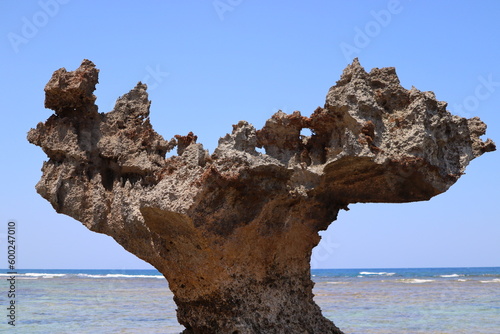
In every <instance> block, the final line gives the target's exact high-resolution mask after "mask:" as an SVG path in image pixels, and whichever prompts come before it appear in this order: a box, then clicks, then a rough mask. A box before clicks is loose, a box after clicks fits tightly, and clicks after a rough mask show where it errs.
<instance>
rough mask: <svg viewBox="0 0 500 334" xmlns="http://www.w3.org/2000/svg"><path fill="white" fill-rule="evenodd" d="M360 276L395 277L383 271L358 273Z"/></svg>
mask: <svg viewBox="0 0 500 334" xmlns="http://www.w3.org/2000/svg"><path fill="white" fill-rule="evenodd" d="M359 274H360V275H380V276H392V275H395V274H396V273H387V272H385V271H381V272H371V271H362V272H360V273H359Z"/></svg>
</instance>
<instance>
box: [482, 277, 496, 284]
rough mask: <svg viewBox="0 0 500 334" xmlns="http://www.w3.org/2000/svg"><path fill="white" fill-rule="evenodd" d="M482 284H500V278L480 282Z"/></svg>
mask: <svg viewBox="0 0 500 334" xmlns="http://www.w3.org/2000/svg"><path fill="white" fill-rule="evenodd" d="M480 282H481V283H500V278H494V279H492V280H489V281H480Z"/></svg>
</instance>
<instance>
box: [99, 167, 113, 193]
mask: <svg viewBox="0 0 500 334" xmlns="http://www.w3.org/2000/svg"><path fill="white" fill-rule="evenodd" d="M101 178H102V185H103V187H104V189H106V190H108V191H111V190H113V182H114V181H115V173H114V172H113V170H112V169H111V168H106V169H105V170H104V171H103V172H102V174H101Z"/></svg>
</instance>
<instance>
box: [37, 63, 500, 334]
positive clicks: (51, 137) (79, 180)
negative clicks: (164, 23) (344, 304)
mask: <svg viewBox="0 0 500 334" xmlns="http://www.w3.org/2000/svg"><path fill="white" fill-rule="evenodd" d="M97 80H98V70H97V69H96V68H95V65H94V64H93V63H92V62H91V61H89V60H84V61H83V63H82V64H81V66H80V67H79V68H78V69H77V70H76V71H73V72H67V71H66V70H65V69H64V68H63V69H59V70H57V71H56V72H55V73H54V74H53V76H52V78H51V79H50V81H49V82H48V84H47V85H46V87H45V93H46V100H45V106H46V107H47V108H50V109H52V110H54V111H55V114H53V115H52V116H50V118H49V119H48V120H47V121H46V122H45V123H39V124H38V126H37V127H36V129H32V130H31V131H30V132H29V134H28V140H29V141H30V142H31V143H33V144H35V145H38V146H40V147H41V148H42V149H43V150H44V152H45V153H46V154H47V156H48V157H49V160H48V161H47V162H44V164H43V169H42V171H43V176H42V178H41V180H40V182H39V183H38V184H37V185H36V189H37V191H38V193H39V194H40V195H41V196H43V197H44V198H45V199H47V200H48V201H49V202H50V203H51V204H52V206H53V207H54V209H55V210H56V211H57V212H59V213H63V214H66V215H69V216H71V217H73V218H75V219H77V220H79V221H80V222H82V223H83V224H84V225H85V226H86V227H88V228H89V229H90V230H92V231H95V232H99V233H105V234H107V235H110V236H112V237H113V238H114V239H115V240H116V241H117V242H118V243H119V244H120V245H122V246H123V247H124V248H125V249H126V250H128V251H129V252H131V253H133V254H135V255H137V256H138V257H139V258H141V259H143V260H145V261H147V262H149V263H151V264H152V265H153V266H154V267H155V268H157V269H158V270H159V271H160V272H161V273H163V275H164V276H165V277H166V278H167V280H168V283H169V286H170V289H171V290H172V292H173V294H174V296H175V297H174V300H175V302H176V304H177V307H178V310H177V316H178V320H179V322H180V323H181V324H182V325H184V326H185V327H186V330H185V331H184V333H230V334H236V333H239V334H243V333H342V332H341V331H340V330H339V329H338V328H337V327H336V326H335V325H334V324H333V322H331V321H330V320H328V319H326V318H325V317H323V316H322V314H321V310H320V308H319V307H318V306H317V305H316V304H315V302H314V301H313V293H312V288H313V283H312V281H311V277H310V264H309V262H310V258H311V251H312V249H313V247H315V246H316V245H317V244H318V242H319V241H320V237H319V235H318V231H320V230H325V229H326V228H327V227H328V226H329V224H330V223H331V222H332V221H334V220H335V219H336V217H337V213H338V211H339V210H340V209H347V205H348V204H350V203H357V202H411V201H421V200H428V199H430V198H431V197H433V196H435V195H438V194H440V193H442V192H444V191H446V190H447V189H448V188H449V187H450V186H451V185H452V184H453V183H455V181H457V179H458V178H459V177H460V175H462V174H463V172H464V169H465V167H466V166H467V164H468V163H469V162H470V161H471V160H472V159H474V158H476V157H478V156H480V155H481V154H483V153H484V152H488V151H492V150H494V149H495V145H494V143H493V142H492V141H491V140H489V139H488V140H487V141H486V142H483V141H482V140H481V139H480V136H482V135H483V134H484V133H485V131H486V125H485V124H484V123H483V122H481V121H480V120H479V119H478V118H476V117H474V118H471V119H465V118H461V117H458V116H453V115H451V114H450V113H449V112H448V111H447V110H446V103H445V102H440V101H437V100H436V97H435V96H434V94H433V93H432V92H421V91H419V90H417V89H416V88H412V89H411V90H406V89H404V88H403V87H401V86H400V84H399V80H398V77H397V75H396V72H395V69H394V68H382V69H378V68H375V69H373V70H371V72H369V73H367V72H366V71H365V70H364V69H363V68H362V67H361V65H360V64H359V62H358V60H357V59H355V60H354V61H353V63H352V64H351V65H349V66H348V67H347V68H346V69H345V70H344V72H343V74H342V76H341V78H340V80H339V81H337V84H336V85H335V86H333V87H332V88H330V90H329V92H328V95H327V97H326V103H325V105H324V107H318V108H317V109H316V110H314V112H312V114H311V115H310V116H303V115H301V113H300V112H298V111H295V112H293V113H292V114H285V113H283V112H281V111H278V112H277V113H276V114H274V115H273V116H272V117H271V118H270V119H269V120H268V121H267V122H266V124H265V126H264V127H263V128H262V129H260V130H256V129H255V128H254V127H253V126H252V125H251V124H249V123H247V122H245V121H240V122H239V123H238V124H236V125H233V130H232V133H231V134H227V135H226V136H225V137H223V138H221V139H220V140H219V145H218V147H217V149H215V151H214V152H213V153H212V154H209V152H208V151H206V150H204V149H203V146H202V144H199V143H197V142H196V139H197V138H196V136H195V135H194V134H192V133H189V134H187V135H185V136H180V135H176V136H175V137H174V138H172V139H171V140H169V141H166V140H164V139H163V137H162V136H160V135H159V134H157V133H156V132H155V131H154V130H153V128H152V126H151V124H150V122H149V117H148V116H149V107H150V101H149V100H148V94H147V93H146V85H144V84H142V83H138V84H137V86H136V87H135V88H133V89H132V90H131V91H130V92H129V93H127V94H125V95H124V96H122V97H120V98H119V99H118V100H117V102H116V106H115V108H114V110H112V111H111V112H108V113H99V112H98V111H97V106H96V105H95V104H94V102H95V99H96V98H95V96H94V95H93V91H94V89H95V85H96V84H97ZM303 128H309V129H310V130H311V131H312V135H311V136H301V130H302V129H303ZM176 146H177V153H178V154H177V155H174V156H171V157H169V158H165V156H166V153H167V152H168V151H170V150H172V149H173V148H174V147H176ZM256 147H259V148H260V147H263V148H265V151H266V154H262V153H260V152H258V151H256Z"/></svg>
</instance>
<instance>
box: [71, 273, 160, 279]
mask: <svg viewBox="0 0 500 334" xmlns="http://www.w3.org/2000/svg"><path fill="white" fill-rule="evenodd" d="M77 276H79V277H87V278H159V279H162V278H164V277H163V276H162V275H125V274H106V275H91V274H78V275H77Z"/></svg>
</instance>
